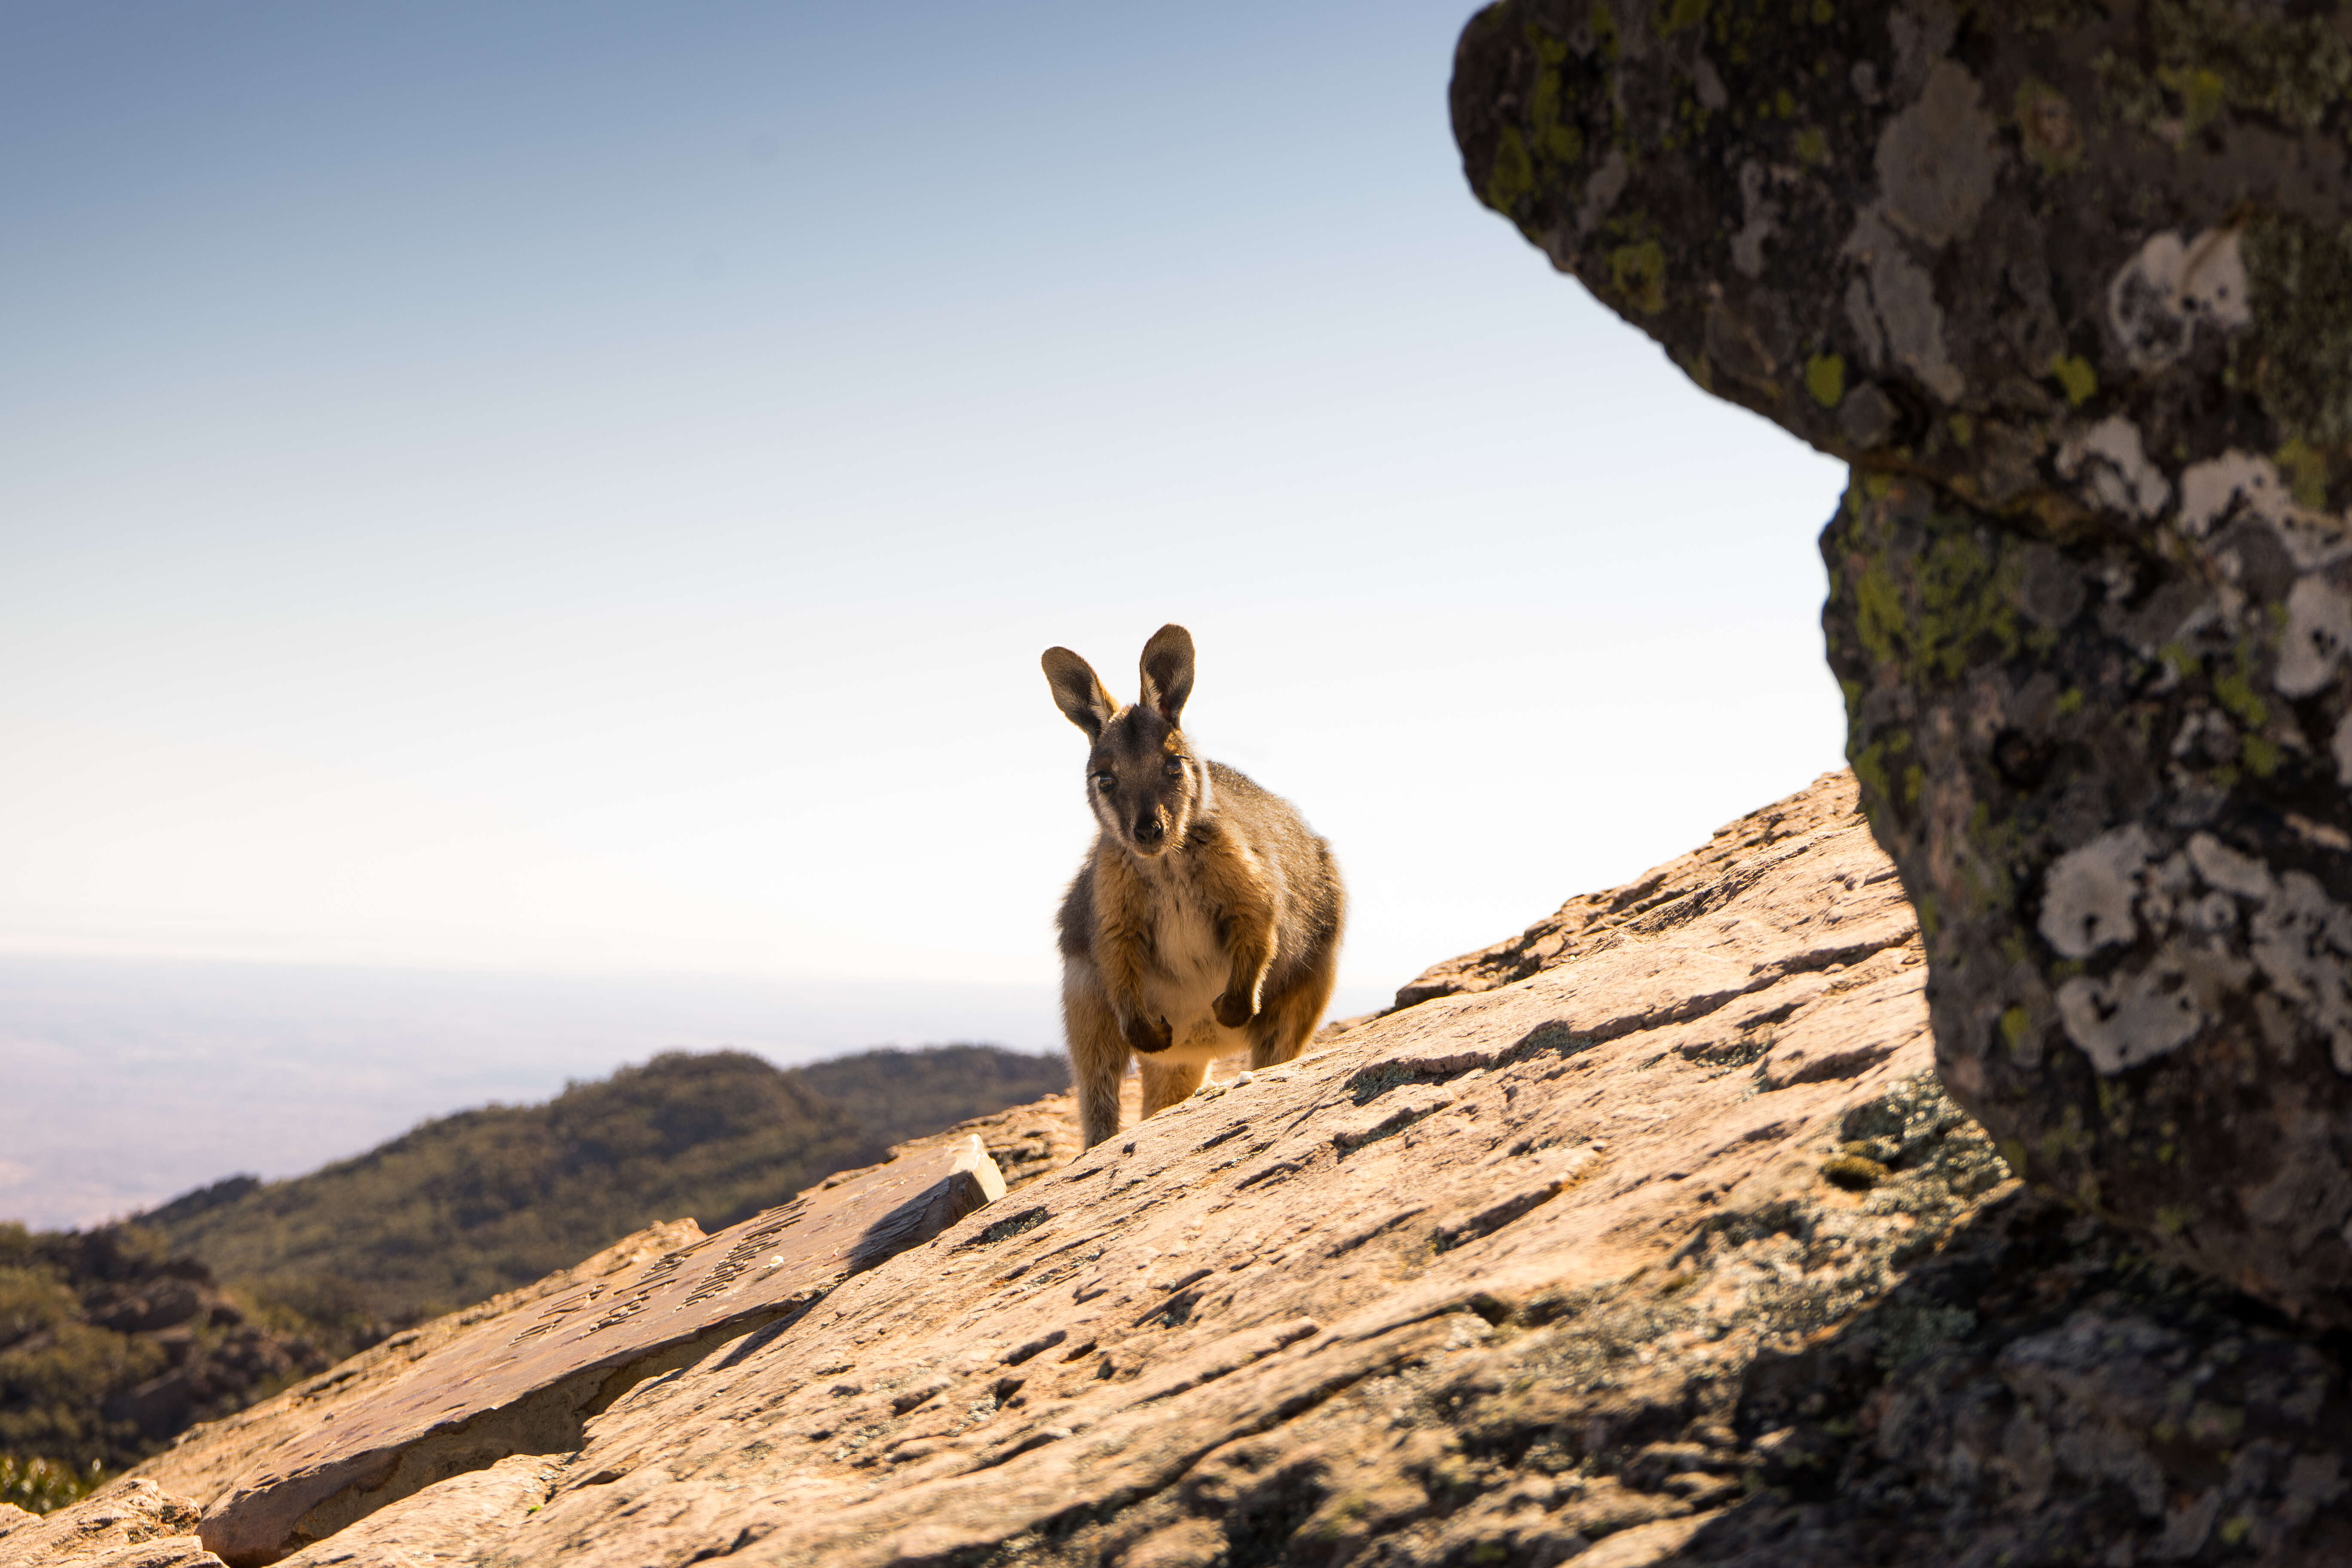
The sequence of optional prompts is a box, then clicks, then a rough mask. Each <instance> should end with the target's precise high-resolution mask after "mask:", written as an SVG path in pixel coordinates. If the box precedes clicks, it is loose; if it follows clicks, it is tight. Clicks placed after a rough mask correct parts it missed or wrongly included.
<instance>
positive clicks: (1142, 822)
mask: <svg viewBox="0 0 2352 1568" xmlns="http://www.w3.org/2000/svg"><path fill="white" fill-rule="evenodd" d="M1135 837H1136V838H1137V840H1138V841H1139V842H1140V843H1144V844H1149V843H1150V842H1151V841H1152V840H1153V839H1155V838H1157V837H1160V814H1159V813H1158V812H1156V811H1152V812H1146V813H1145V814H1144V815H1143V816H1139V817H1137V818H1136V819H1135Z"/></svg>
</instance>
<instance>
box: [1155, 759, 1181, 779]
mask: <svg viewBox="0 0 2352 1568" xmlns="http://www.w3.org/2000/svg"><path fill="white" fill-rule="evenodd" d="M1160 771H1161V772H1162V773H1166V774H1167V775H1168V776H1169V777H1170V778H1171V779H1181V778H1182V777H1183V776H1184V764H1183V763H1182V762H1181V760H1179V759H1177V758H1175V757H1171V758H1169V759H1168V765H1167V766H1166V767H1165V768H1162V769H1161V770H1160Z"/></svg>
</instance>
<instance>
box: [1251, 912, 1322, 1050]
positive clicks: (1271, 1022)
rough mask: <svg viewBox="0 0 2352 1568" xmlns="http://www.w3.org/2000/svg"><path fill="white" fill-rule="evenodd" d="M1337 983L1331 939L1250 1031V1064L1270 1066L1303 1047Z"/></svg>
mask: <svg viewBox="0 0 2352 1568" xmlns="http://www.w3.org/2000/svg"><path fill="white" fill-rule="evenodd" d="M1338 984H1339V944H1338V943H1336V942H1334V943H1332V944H1331V945H1329V946H1328V947H1326V948H1325V949H1324V950H1323V952H1321V953H1320V954H1319V955H1318V957H1317V958H1316V960H1315V966H1314V967H1313V968H1311V969H1309V970H1308V971H1307V973H1305V974H1302V975H1300V976H1299V977H1298V984H1296V985H1294V986H1292V987H1291V988H1290V989H1289V990H1287V991H1286V992H1284V993H1283V994H1282V995H1281V997H1280V998H1279V999H1278V1000H1276V1003H1275V1004H1274V1005H1273V1006H1272V1007H1271V1008H1269V1009H1268V1011H1269V1012H1270V1013H1272V1015H1273V1016H1272V1017H1271V1018H1270V1019H1267V1020H1265V1021H1263V1022H1261V1023H1260V1024H1259V1025H1258V1026H1257V1027H1256V1028H1255V1029H1252V1030H1251V1031H1250V1034H1251V1036H1252V1038H1251V1040H1250V1066H1251V1068H1270V1067H1273V1066H1274V1065H1276V1063H1277V1062H1286V1061H1288V1060H1290V1058H1293V1057H1295V1056H1297V1054H1298V1053H1299V1052H1300V1051H1301V1050H1303V1049H1305V1048H1306V1046H1307V1040H1308V1039H1309V1038H1310V1037H1313V1035H1314V1033H1315V1026H1316V1025H1318V1024H1319V1023H1321V1022H1322V1021H1323V1010H1324V1009H1325V1008H1327V1007H1328V1006H1330V1005H1331V991H1332V988H1333V987H1334V986H1336V985H1338Z"/></svg>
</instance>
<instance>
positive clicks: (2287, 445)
mask: <svg viewBox="0 0 2352 1568" xmlns="http://www.w3.org/2000/svg"><path fill="white" fill-rule="evenodd" d="M2347 92H2352V6H2344V5H2328V4H2302V5H2275V4H2271V5H2255V4H2228V3H2224V0H2151V3H2149V4H2145V5H2133V4H2116V5H2107V4H2090V3H2086V0H2076V3H2065V0H2050V3H2044V4H2028V3H2023V0H2010V3H2006V4H2000V3H1995V4H1980V5H1974V6H1970V7H1966V8H1962V7H1958V6H1955V5H1945V4H1916V3H1915V4H1907V5H1899V6H1881V5H1848V4H1843V3H1838V4H1832V3H1831V0H1801V3H1800V0H1769V3H1763V0H1736V3H1735V0H1656V3H1654V4H1644V3H1642V0H1600V3H1595V0H1506V3H1505V4H1501V5H1494V6H1491V7H1489V8H1488V9H1486V11H1483V12H1481V13H1480V14H1479V15H1478V16H1476V17H1475V18H1474V19H1473V20H1472V22H1471V23H1470V25H1469V26H1468V27H1467V28H1466V29H1465V32H1464V35H1463V37H1462V42H1461V46H1460V50H1459V54H1458V57H1457V60H1456V65H1455V74H1454V89H1453V110H1454V130H1455V135H1456V138H1457V140H1458V141H1459V142H1460V144H1461V148H1462V152H1463V156H1464V162H1465V170H1466V173H1467V174H1468V176H1469V180H1470V184H1471V186H1472V188H1473V190H1474V191H1475V193H1476V195H1478V197H1479V199H1481V200H1482V201H1484V202H1485V203H1486V205H1489V206H1491V207H1493V208H1495V209H1496V211H1498V212H1500V213H1502V214H1504V215H1505V216H1508V217H1509V218H1510V219H1511V220H1512V222H1513V223H1514V224H1516V225H1517V226H1518V228H1519V230H1520V232H1521V233H1522V234H1524V235H1525V236H1526V237H1528V239H1529V240H1530V241H1531V242H1532V243H1534V244H1535V245H1536V246H1538V247H1540V248H1541V249H1542V250H1543V251H1544V252H1545V253H1546V254H1547V255H1548V256H1549V258H1551V260H1552V262H1553V263H1554V265H1556V266H1557V267H1559V268H1561V269H1562V270H1564V271H1567V272H1570V273H1572V274H1574V275H1575V276H1576V277H1577V278H1578V279H1580V280H1581V281H1582V282H1583V283H1584V284H1585V285H1586V286H1587V287H1589V288H1590V289H1591V290H1592V291H1593V292H1594V293H1595V294H1596V295H1598V296H1599V297H1600V298H1601V300H1603V301H1605V302H1606V303H1607V304H1609V305H1610V306H1611V307H1612V309H1614V310H1617V311H1618V312H1619V313H1620V314H1621V315H1622V316H1624V317H1625V318H1626V319H1627V320H1628V321H1632V322H1633V323H1634V324H1635V325H1637V326H1639V327H1641V328H1642V329H1643V331H1647V332H1649V333H1650V334H1651V335H1652V336H1653V337H1654V338H1656V339H1657V340H1658V342H1660V343H1661V344H1662V345H1664V348H1665V350H1666V352H1667V353H1668V354H1669V355H1671V356H1672V357H1673V359H1674V360H1675V363H1677V364H1679V365H1680V366H1682V368H1683V369H1684V370H1685V372H1686V373H1687V374H1689V375H1690V376H1691V377H1692V379H1694V380H1695V381H1696V382H1697V383H1698V384H1700V385H1701V386H1702V387H1705V388H1706V389H1707V390H1708V391H1710V392H1712V393H1714V394H1716V395H1718V396H1722V397H1726V398H1728V399H1730V400H1732V401H1734V402H1736V403H1738V404H1740V405H1743V406H1745V407H1747V408H1749V409H1752V410H1754V411H1756V412H1757V413H1759V414H1761V415H1763V416H1765V417H1767V418H1769V419H1772V420H1774V421H1776V422H1778V423H1779V424H1780V425H1782V426H1785V427H1786V428H1788V429H1789V430H1790V431H1791V432H1793V433H1794V434H1796V435H1797V436H1799V437H1802V438H1803V439H1804V440H1806V441H1808V442H1810V443H1811V444H1812V445H1813V446H1815V447H1819V448H1821V449H1822V450H1823V451H1825V452H1829V453H1832V454H1834V455H1836V456H1838V457H1841V458H1845V459H1847V460H1848V461H1850V462H1851V463H1852V464H1853V479H1852V482H1851V484H1850V486H1849V488H1848V490H1847V494H1846V497H1845V499H1844V501H1843V505H1842V506H1841V507H1840V509H1839V510H1838V513H1837V515H1836V516H1835V517H1834V518H1832V520H1831V521H1830V523H1829V526H1828V528H1827V530H1826V531H1825V532H1824V533H1823V535H1822V552H1823V555H1824V557H1825V559H1826V561H1827V563H1828V566H1829V576H1830V584H1831V587H1830V600H1829V605H1828V607H1827V609H1826V611H1825V613H1824V616H1823V622H1824V627H1825V630H1826V632H1827V635H1828V642H1829V655H1830V662H1831V665H1832V668H1833V669H1834V670H1835V672H1836V674H1837V676H1838V678H1839V680H1840V681H1841V683H1842V684H1843V688H1844V690H1845V694H1846V703H1847V711H1848V720H1849V739H1848V751H1849V755H1850V756H1851V758H1852V760H1853V764H1854V768H1855V771H1856V773H1858V774H1859V775H1860V776H1861V778H1862V780H1863V789H1864V800H1865V803H1866V805H1867V806H1868V809H1869V813H1870V817H1871V823H1872V826H1873V828H1874V831H1875V832H1876V834H1877V836H1878V837H1879V839H1880V841H1881V842H1882V843H1883V844H1884V845H1885V847H1886V848H1887V850H1888V851H1889V852H1890V853H1891V854H1892V855H1893V857H1894V858H1895V861H1896V863H1897V865H1898V866H1899V867H1900V868H1901V871H1902V876H1903V880H1904V883H1905V886H1906V889H1908V891H1909V893H1910V895H1911V898H1912V900H1913V901H1914V902H1915V904H1916V906H1917V909H1918V910H1919V915H1920V921H1921V925H1922V928H1923V930H1924V931H1925V933H1926V937H1927V951H1928V954H1929V959H1930V964H1931V978H1930V983H1929V996H1930V1000H1931V1004H1932V1008H1933V1015H1934V1020H1935V1033H1936V1045H1937V1060H1938V1063H1939V1066H1940V1068H1941V1070H1942V1073H1943V1076H1944V1079H1945V1081H1946V1083H1947V1085H1948V1088H1949V1089H1950V1090H1951V1092H1952V1093H1953V1095H1954V1096H1955V1097H1956V1098H1958V1100H1960V1101H1961V1102H1962V1103H1964V1104H1966V1105H1967V1106H1968V1107H1969V1109H1970V1110H1973V1111H1974V1112H1976V1114H1977V1115H1979V1117H1980V1118H1981V1119H1982V1120H1983V1121H1984V1122H1985V1123H1986V1124H1987V1126H1988V1127H1989V1128H1990V1129H1991V1130H1992V1131H1993V1132H1994V1133H1995V1134H1996V1136H1997V1137H1998V1138H1999V1139H2000V1141H2001V1143H2002V1146H2003V1147H2004V1149H2005V1151H2006V1152H2008V1153H2009V1155H2010V1157H2011V1162H2012V1163H2015V1164H2017V1165H2019V1166H2020V1167H2021V1168H2022V1169H2024V1170H2025V1171H2027V1172H2028V1173H2031V1174H2032V1176H2033V1177H2034V1178H2035V1179H2037V1180H2039V1181H2041V1182H2042V1183H2045V1184H2050V1185H2053V1186H2055V1187H2057V1188H2059V1189H2061V1190H2062V1191H2063V1192H2065V1193H2068V1194H2072V1195H2073V1196H2074V1197H2075V1198H2076V1199H2077V1200H2078V1201H2080V1202H2081V1203H2083V1204H2084V1205H2088V1206H2090V1207H2092V1208H2095V1210H2097V1211H2098V1212H2099V1213H2101V1214H2103V1215H2109V1216H2112V1217H2114V1218H2116V1219H2118V1220H2120V1221H2122V1222H2123V1223H2124V1224H2126V1226H2131V1227H2133V1228H2134V1229H2136V1230H2137V1231H2138V1232H2140V1233H2141V1234H2142V1235H2143V1236H2144V1237H2146V1238H2147V1239H2148V1241H2149V1242H2150V1243H2151V1245H2153V1246H2154V1247H2157V1248H2158V1250H2160V1251H2162V1252H2164V1253H2167V1254H2169V1255H2171V1256H2173V1257H2176V1258H2180V1259H2182V1260H2185V1261H2188V1262H2189V1263H2192V1264H2194V1265H2195V1266H2197V1267H2199V1268H2204V1269H2206V1270H2208V1271H2210V1272H2211V1273H2213V1274H2215V1275H2217V1276H2219V1277H2221V1279H2226V1280H2228V1281H2230V1282H2232V1283H2234V1284H2237V1285H2239V1286H2241V1287H2242V1288H2243V1289H2247V1290H2249V1291H2252V1292H2253V1293H2255V1294H2256V1295H2259V1296H2261V1297H2263V1298H2265V1299H2267V1300H2271V1301H2273V1302H2274V1303H2276V1304H2278V1305H2279V1306H2281V1307H2284V1308H2285V1309H2286V1310H2289V1311H2291V1312H2293V1313H2294V1314H2296V1315H2298V1316H2300V1317H2302V1318H2304V1319H2305V1320H2307V1321H2314V1322H2319V1323H2332V1324H2337V1325H2342V1324H2347V1323H2352V1229H2347V1225H2348V1224H2352V810H2347V800H2346V795H2345V789H2346V785H2347V781H2352V671H2347V668H2346V666H2347V655H2352V533H2347V519H2346V512H2345V508H2346V505H2347V502H2352V447H2347V437H2352V222H2347V220H2352V175H2347V155H2352V100H2347ZM1726 679H1737V672H1727V673H1726Z"/></svg>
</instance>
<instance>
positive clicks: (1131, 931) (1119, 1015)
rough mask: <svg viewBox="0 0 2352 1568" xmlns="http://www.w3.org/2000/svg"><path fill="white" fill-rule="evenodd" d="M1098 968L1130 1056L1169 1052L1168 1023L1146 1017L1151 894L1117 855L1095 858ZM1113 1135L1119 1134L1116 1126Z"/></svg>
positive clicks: (1124, 860) (1096, 960) (1130, 867)
mask: <svg viewBox="0 0 2352 1568" xmlns="http://www.w3.org/2000/svg"><path fill="white" fill-rule="evenodd" d="M1094 896H1095V922H1096V923H1095V932H1094V961H1095V968H1096V969H1097V972H1099V973H1100V974H1101V975H1102V984H1103V990H1104V992H1105V993H1106V1000H1107V1001H1108V1004H1109V1005H1110V1010H1111V1016H1112V1018H1113V1019H1114V1020H1115V1023H1116V1027H1117V1029H1118V1037H1119V1038H1120V1040H1121V1041H1123V1042H1124V1043H1125V1044H1126V1046H1127V1047H1128V1048H1129V1050H1133V1051H1137V1052H1150V1051H1160V1050H1165V1049H1167V1048H1168V1044H1169V1040H1170V1038H1171V1030H1170V1028H1169V1025H1168V1021H1167V1020H1166V1019H1165V1018H1160V1017H1157V1016H1152V1015H1151V1014H1150V1013H1148V1012H1147V1011H1146V1007H1145V1003H1144V999H1143V976H1144V966H1145V964H1146V963H1148V962H1149V961H1150V951H1151V949H1150V943H1151V915H1152V907H1151V890H1150V889H1149V888H1147V887H1145V886H1144V884H1143V879H1142V878H1140V877H1139V876H1137V875H1136V873H1135V868H1134V867H1133V866H1131V865H1130V864H1129V862H1128V859H1127V858H1126V857H1125V856H1124V855H1121V854H1119V853H1118V852H1117V851H1116V850H1112V851H1110V852H1109V853H1100V852H1098V853H1097V854H1096V856H1095V893H1094ZM1112 1131H1118V1126H1117V1124H1116V1123H1113V1125H1112Z"/></svg>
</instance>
